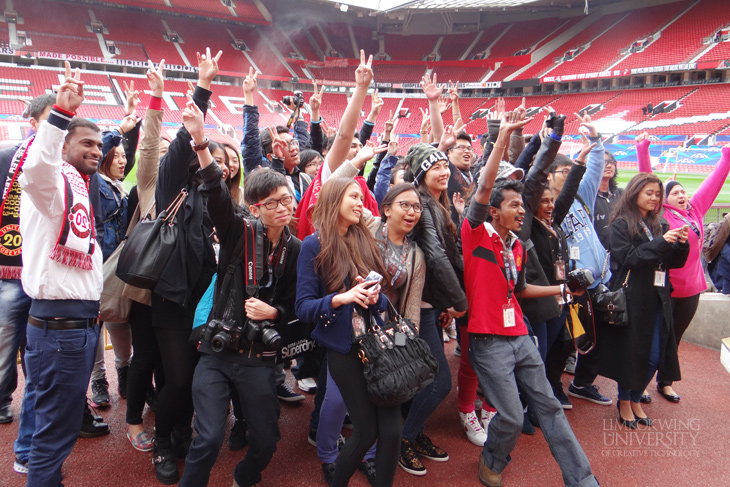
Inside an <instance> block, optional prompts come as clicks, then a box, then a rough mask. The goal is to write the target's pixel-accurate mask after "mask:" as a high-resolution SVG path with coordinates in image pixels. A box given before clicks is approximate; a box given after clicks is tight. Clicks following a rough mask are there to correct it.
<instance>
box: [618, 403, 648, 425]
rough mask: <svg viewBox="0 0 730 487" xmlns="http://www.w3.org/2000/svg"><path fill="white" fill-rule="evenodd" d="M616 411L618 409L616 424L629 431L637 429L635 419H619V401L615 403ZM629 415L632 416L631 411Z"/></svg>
mask: <svg viewBox="0 0 730 487" xmlns="http://www.w3.org/2000/svg"><path fill="white" fill-rule="evenodd" d="M616 409H618V422H619V423H621V424H622V425H623V426H626V427H627V428H629V429H632V430H635V429H636V428H637V426H636V425H637V421H636V420H635V419H634V420H628V419H624V418H622V417H621V404H620V403H619V401H616ZM631 414H633V411H632V412H631ZM647 419H648V418H647Z"/></svg>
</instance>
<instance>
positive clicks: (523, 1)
mask: <svg viewBox="0 0 730 487" xmlns="http://www.w3.org/2000/svg"><path fill="white" fill-rule="evenodd" d="M328 1H330V2H333V3H337V4H340V5H342V7H341V8H342V10H343V11H347V6H353V7H359V8H364V9H369V10H374V11H379V12H395V11H410V12H413V13H416V12H419V11H421V12H423V11H433V10H496V9H499V10H502V9H509V8H514V7H531V6H540V7H546V6H549V7H556V6H568V7H570V6H573V7H577V6H580V7H583V6H585V7H586V8H588V0H572V1H565V0H562V1H561V0H328ZM594 1H596V0H594ZM599 1H600V0H599Z"/></svg>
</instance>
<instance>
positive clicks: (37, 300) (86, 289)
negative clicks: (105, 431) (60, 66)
mask: <svg viewBox="0 0 730 487" xmlns="http://www.w3.org/2000/svg"><path fill="white" fill-rule="evenodd" d="M83 100H84V87H83V81H81V80H80V73H79V71H78V70H77V71H76V75H75V76H74V77H72V76H71V67H70V65H69V63H68V62H66V79H65V81H64V83H63V84H62V85H61V88H60V89H59V91H58V94H57V95H56V104H55V105H54V107H53V109H52V110H51V113H50V115H49V117H48V121H47V122H44V123H42V124H41V125H40V127H39V129H38V134H37V135H36V137H35V140H34V141H33V144H32V145H31V147H30V150H29V151H28V157H27V160H26V162H25V164H24V165H23V174H22V175H21V176H20V177H19V182H20V187H21V188H22V190H23V191H22V194H21V205H20V231H21V234H22V235H23V244H24V245H23V264H24V265H23V273H22V282H23V289H24V290H25V292H26V293H27V294H28V296H30V297H31V299H32V302H31V306H30V316H29V317H28V327H27V332H26V334H27V335H26V336H27V343H28V344H27V347H26V353H25V362H26V366H27V370H28V376H27V387H28V388H29V389H32V390H34V393H35V408H34V410H35V429H34V432H33V439H32V443H31V447H30V456H29V461H28V485H33V486H35V485H48V486H56V485H59V484H60V482H61V466H62V464H63V461H64V460H65V459H66V457H67V456H68V454H69V453H70V452H71V449H72V448H73V445H74V443H75V442H76V438H77V437H78V435H79V429H80V428H81V424H82V418H83V416H84V403H85V400H86V388H87V386H88V383H89V376H90V374H91V367H92V364H93V361H94V355H95V352H96V342H97V340H98V337H99V328H98V326H97V317H98V315H99V298H100V291H101V286H102V255H101V248H100V247H99V246H98V245H97V244H96V241H95V238H94V222H93V214H92V211H91V205H90V203H89V193H88V181H89V176H90V175H92V174H94V173H95V172H96V169H97V166H98V164H99V161H100V158H101V147H102V141H101V134H100V133H99V128H98V127H97V126H96V125H95V124H94V123H93V122H91V121H89V120H85V119H73V116H74V112H75V111H76V110H77V109H78V108H79V106H81V103H82V102H83ZM49 249H52V250H51V252H50V253H49Z"/></svg>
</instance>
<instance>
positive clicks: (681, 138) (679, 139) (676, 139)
mask: <svg viewBox="0 0 730 487" xmlns="http://www.w3.org/2000/svg"><path fill="white" fill-rule="evenodd" d="M638 136H639V134H636V135H626V134H624V135H619V136H618V140H619V141H621V140H628V141H632V142H633V141H634V140H635V139H636V137H638ZM649 140H650V141H651V142H652V143H657V142H665V143H667V142H673V143H680V144H684V142H685V141H686V140H687V136H686V135H655V134H651V135H649Z"/></svg>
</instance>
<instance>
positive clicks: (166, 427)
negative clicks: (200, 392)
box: [152, 294, 199, 442]
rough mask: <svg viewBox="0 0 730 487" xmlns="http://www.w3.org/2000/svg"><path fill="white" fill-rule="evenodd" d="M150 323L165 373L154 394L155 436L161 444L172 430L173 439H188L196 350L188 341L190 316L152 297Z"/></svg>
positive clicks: (171, 304)
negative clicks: (155, 409)
mask: <svg viewBox="0 0 730 487" xmlns="http://www.w3.org/2000/svg"><path fill="white" fill-rule="evenodd" d="M188 322H189V325H188ZM152 323H153V326H154V331H155V335H156V336H157V343H158V345H159V347H160V356H161V357H162V368H163V370H164V371H165V385H164V387H162V389H161V390H159V393H158V394H157V411H155V436H156V437H157V439H158V440H160V439H162V440H163V442H164V440H165V439H166V438H170V436H171V435H172V432H173V429H174V430H175V431H176V433H177V436H179V437H181V438H182V439H185V438H189V437H190V434H191V433H192V428H191V427H190V423H191V422H192V419H193V400H192V395H191V394H192V393H191V388H192V385H193V372H194V371H195V365H196V364H197V363H198V358H199V354H198V351H197V349H196V348H195V347H194V346H193V345H191V344H190V342H189V341H188V339H189V338H190V333H191V329H192V326H193V314H192V313H189V312H188V311H186V310H185V309H184V308H183V307H181V306H178V305H176V304H174V303H172V302H171V301H168V300H164V299H162V298H160V297H159V296H157V295H155V294H153V295H152Z"/></svg>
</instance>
